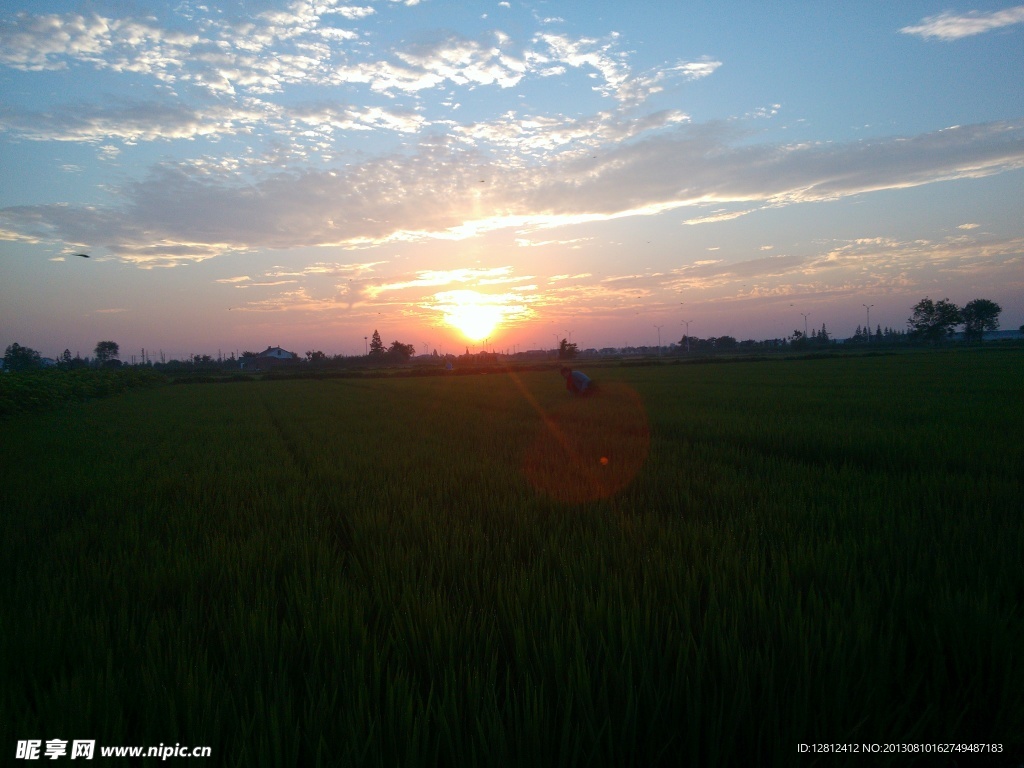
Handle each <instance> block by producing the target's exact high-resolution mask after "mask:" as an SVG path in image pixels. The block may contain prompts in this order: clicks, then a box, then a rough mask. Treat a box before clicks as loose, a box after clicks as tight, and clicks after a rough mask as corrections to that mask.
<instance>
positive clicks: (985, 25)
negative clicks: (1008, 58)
mask: <svg viewBox="0 0 1024 768" xmlns="http://www.w3.org/2000/svg"><path fill="white" fill-rule="evenodd" d="M1022 22H1024V5H1018V6H1014V7H1013V8H1006V9H1004V10H1001V11H992V12H991V13H983V12H981V11H969V12H967V13H963V14H957V13H953V12H951V11H946V12H945V13H940V14H939V15H937V16H928V17H927V18H924V19H922V20H921V22H920V23H919V24H917V25H914V26H909V27H903V28H902V29H901V30H900V32H902V33H903V34H905V35H918V36H920V37H923V38H925V39H929V38H934V39H938V40H959V39H960V38H962V37H971V36H973V35H980V34H982V33H984V32H990V31H992V30H993V29H1001V28H1002V27H1008V26H1011V25H1013V24H1020V23H1022Z"/></svg>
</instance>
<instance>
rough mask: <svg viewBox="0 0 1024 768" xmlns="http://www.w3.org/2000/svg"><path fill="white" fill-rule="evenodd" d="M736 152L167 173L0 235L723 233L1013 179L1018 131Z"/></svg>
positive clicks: (704, 139)
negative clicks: (764, 220)
mask: <svg viewBox="0 0 1024 768" xmlns="http://www.w3.org/2000/svg"><path fill="white" fill-rule="evenodd" d="M742 138H743V137H742V136H740V135H739V134H738V133H734V132H733V133H731V132H730V131H729V130H728V129H727V128H723V127H722V126H716V125H703V126H679V127H678V128H676V129H673V130H671V131H668V132H666V133H661V134H658V135H655V136H652V137H649V138H646V139H640V140H637V141H634V142H631V143H630V142H627V143H623V144H620V145H617V146H615V147H614V148H609V150H608V151H606V152H602V153H600V154H599V156H598V157H596V158H595V157H591V156H590V155H585V156H583V157H580V156H579V155H578V154H576V153H571V152H570V153H565V154H564V155H559V156H556V157H554V158H552V159H551V160H550V161H549V162H547V163H545V164H542V165H537V166H532V165H531V166H520V165H505V166H504V167H502V166H501V165H499V164H498V162H497V160H496V159H494V158H491V157H489V156H485V155H482V154H479V153H476V152H474V151H470V150H466V149H463V148H460V146H459V145H458V142H456V141H454V140H453V141H447V140H443V139H436V138H432V139H430V140H425V141H424V142H422V143H421V144H420V146H419V147H418V148H417V149H416V151H415V152H412V153H410V154H396V155H390V156H384V157H379V158H376V159H374V160H370V161H367V162H365V163H362V164H358V165H353V166H351V167H348V168H345V169H338V170H333V169H332V170H318V169H306V170H302V171H292V172H289V173H282V172H267V173H264V174H263V175H262V176H260V177H258V178H257V179H256V180H253V179H252V177H251V176H250V175H249V174H248V173H246V174H242V173H241V172H240V171H236V170H231V169H222V168H192V167H190V166H189V165H164V166H160V167H158V168H156V169H154V170H153V172H152V173H151V174H150V175H149V176H148V177H147V178H145V179H143V180H140V181H136V182H130V183H128V184H126V185H124V186H123V187H121V188H120V189H119V190H116V192H117V194H118V196H119V197H120V199H121V201H122V203H121V205H119V206H78V205H44V206H19V207H12V208H7V209H3V210H0V228H3V229H5V230H6V231H9V232H14V233H17V235H18V236H19V237H35V238H40V239H44V240H47V239H48V240H55V241H61V242H65V243H71V244H80V245H82V246H83V247H95V246H106V247H108V248H109V249H110V250H111V251H112V252H114V253H116V254H118V255H123V256H124V257H125V258H129V259H131V260H140V261H141V260H144V259H143V258H142V257H143V256H144V255H146V254H156V253H160V252H163V253H165V254H166V258H168V259H172V260H174V259H179V260H202V259H204V258H211V257H212V256H214V255H216V254H217V253H224V252H230V251H234V250H247V249H252V248H291V247H298V246H312V245H321V246H322V245H335V246H341V247H359V246H360V245H366V244H370V243H382V242H401V241H413V240H423V239H428V238H442V239H450V240H459V239H464V238H467V237H472V236H475V235H478V234H480V233H482V232H486V231H493V230H496V229H507V228H515V229H519V230H522V231H529V230H533V229H544V228H550V227H555V226H561V225H566V224H579V223H586V222H593V221H605V220H611V219H617V218H623V217H630V216H639V215H654V214H658V213H663V212H666V211H670V210H673V209H677V208H680V207H699V206H703V205H716V206H719V210H718V212H717V213H715V214H712V216H711V217H710V218H711V219H713V220H720V219H721V217H723V216H725V215H732V214H735V213H736V212H732V214H724V213H722V212H721V210H720V206H722V205H723V204H730V203H733V204H741V205H744V206H750V207H755V206H757V207H763V206H784V205H794V204H799V203H807V202H815V201H822V200H832V199H838V198H842V197H848V196H851V195H858V194H863V193H867V192H871V191H876V190H884V189H900V188H906V187H913V186H918V185H922V184H929V183H935V182H939V181H944V180H950V179H958V178H976V177H981V176H987V175H991V174H995V173H999V172H1002V171H1006V170H1009V169H1014V168H1021V167H1024V124H1020V123H1009V122H1000V123H988V124H981V125H970V126H960V127H957V128H951V129H946V130H943V131H938V132H934V133H926V134H920V135H917V136H910V137H891V138H887V139H876V140H872V141H859V142H852V143H847V144H824V145H817V144H801V145H779V144H760V145H756V144H749V143H741V142H740V141H738V140H737V139H742ZM481 179H485V180H486V179H491V180H494V181H492V182H491V183H485V184H481V183H480V180H481ZM499 179H500V183H498V182H497V180H499ZM705 218H708V217H705ZM689 221H690V222H693V221H694V220H693V219H690V220H689ZM522 231H521V232H520V233H519V234H522Z"/></svg>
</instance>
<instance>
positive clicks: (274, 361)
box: [242, 347, 299, 371]
mask: <svg viewBox="0 0 1024 768" xmlns="http://www.w3.org/2000/svg"><path fill="white" fill-rule="evenodd" d="M298 360H299V356H298V355H296V354H295V353H294V352H289V351H288V350H287V349H282V348H281V347H267V348H266V349H265V350H263V351H262V352H260V353H259V354H258V355H256V357H254V358H248V360H247V359H245V358H243V360H242V367H243V368H247V369H249V370H256V371H261V370H262V371H265V370H267V369H268V368H275V367H277V366H280V365H291V364H292V363H296V362H298Z"/></svg>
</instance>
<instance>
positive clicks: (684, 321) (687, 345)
mask: <svg viewBox="0 0 1024 768" xmlns="http://www.w3.org/2000/svg"><path fill="white" fill-rule="evenodd" d="M692 322H693V320H681V321H680V325H685V326H686V352H687V353H689V352H690V323H692Z"/></svg>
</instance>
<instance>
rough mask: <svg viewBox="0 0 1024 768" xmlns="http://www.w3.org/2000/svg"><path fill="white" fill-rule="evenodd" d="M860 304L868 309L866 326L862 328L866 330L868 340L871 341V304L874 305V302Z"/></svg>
mask: <svg viewBox="0 0 1024 768" xmlns="http://www.w3.org/2000/svg"><path fill="white" fill-rule="evenodd" d="M861 306H862V307H864V309H866V310H867V311H868V327H867V328H865V329H864V330H865V331H867V334H868V342H869V343H870V342H871V308H872V307H873V306H875V305H874V304H861Z"/></svg>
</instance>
